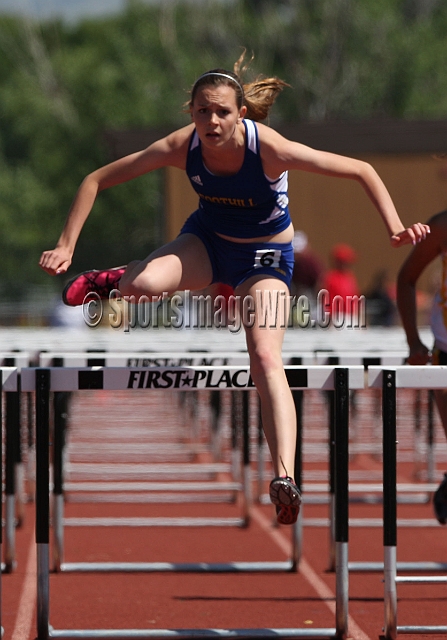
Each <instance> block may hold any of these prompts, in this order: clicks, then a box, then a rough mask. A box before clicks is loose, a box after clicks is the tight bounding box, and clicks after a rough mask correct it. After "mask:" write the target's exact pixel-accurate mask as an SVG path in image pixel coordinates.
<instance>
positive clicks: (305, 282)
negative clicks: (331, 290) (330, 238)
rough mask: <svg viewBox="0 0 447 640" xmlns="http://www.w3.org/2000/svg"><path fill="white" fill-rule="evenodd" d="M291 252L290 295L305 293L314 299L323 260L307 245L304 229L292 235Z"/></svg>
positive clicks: (319, 280)
mask: <svg viewBox="0 0 447 640" xmlns="http://www.w3.org/2000/svg"><path fill="white" fill-rule="evenodd" d="M292 244H293V252H294V256H295V265H294V267H293V276H292V283H291V293H292V295H296V296H301V295H306V296H307V297H308V298H311V299H313V300H314V299H316V296H317V293H318V289H319V287H320V285H321V280H322V278H323V274H324V265H323V262H322V261H321V260H320V259H319V257H318V256H317V255H316V253H315V252H314V251H313V250H312V249H311V247H310V246H309V241H308V238H307V235H306V234H305V233H304V231H296V232H295V235H294V237H293V241H292Z"/></svg>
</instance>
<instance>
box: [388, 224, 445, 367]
mask: <svg viewBox="0 0 447 640" xmlns="http://www.w3.org/2000/svg"><path fill="white" fill-rule="evenodd" d="M439 216H443V218H444V219H442V218H440V217H439ZM429 224H430V228H431V234H430V235H429V236H428V237H427V239H426V240H425V242H423V243H422V244H418V245H417V246H415V247H414V249H413V250H412V252H411V253H410V254H409V256H408V257H407V259H406V260H405V262H404V263H403V265H402V267H401V268H400V271H399V274H398V277H397V308H398V310H399V314H400V317H401V320H402V326H403V328H404V331H405V335H406V337H407V342H408V347H409V356H408V363H409V364H420V365H422V364H427V362H429V361H430V358H431V353H430V350H429V349H428V348H427V347H426V346H425V345H424V343H423V342H422V341H421V339H420V336H419V331H418V326H417V304H416V283H417V281H418V279H419V277H420V275H421V274H422V272H423V271H424V269H425V268H426V267H427V266H428V265H429V264H430V263H431V262H432V261H433V260H434V259H435V258H436V257H437V256H438V255H440V253H441V252H442V250H443V246H444V245H445V243H446V241H447V217H446V215H445V214H444V215H443V214H438V215H437V216H433V217H432V218H431V219H430V220H429Z"/></svg>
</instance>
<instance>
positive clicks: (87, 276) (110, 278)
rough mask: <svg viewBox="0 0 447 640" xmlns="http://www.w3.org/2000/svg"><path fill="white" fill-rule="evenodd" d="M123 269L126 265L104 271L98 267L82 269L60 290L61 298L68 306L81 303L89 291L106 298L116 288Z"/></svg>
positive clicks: (76, 305) (75, 305) (103, 298)
mask: <svg viewBox="0 0 447 640" xmlns="http://www.w3.org/2000/svg"><path fill="white" fill-rule="evenodd" d="M125 270H126V267H115V268H113V269H106V270H105V271H99V270H98V269H93V270H92V271H84V272H83V273H81V274H79V275H77V276H75V277H74V278H73V279H72V280H70V282H69V283H68V284H67V285H66V287H65V289H64V290H63V292H62V300H63V301H64V303H65V304H66V305H68V306H69V307H78V306H80V305H82V304H83V303H84V300H85V297H86V296H87V295H88V294H89V293H96V294H97V295H98V296H99V298H101V299H102V300H107V299H108V298H109V295H110V292H111V291H113V289H118V285H119V281H120V280H121V276H122V275H123V273H124V272H125Z"/></svg>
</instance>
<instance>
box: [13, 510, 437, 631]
mask: <svg viewBox="0 0 447 640" xmlns="http://www.w3.org/2000/svg"><path fill="white" fill-rule="evenodd" d="M89 506H90V507H91V506H92V505H89ZM209 507H210V505H207V507H203V506H202V507H200V508H197V507H196V508H195V509H192V510H191V508H190V507H188V512H189V513H190V514H191V513H193V514H194V513H195V514H198V513H201V514H202V515H203V512H204V510H205V509H206V511H207V513H210V512H213V511H214V510H217V509H216V507H215V506H213V505H211V508H209ZM93 510H94V511H95V513H96V515H98V513H99V512H101V513H103V514H106V513H107V514H111V513H112V511H113V515H115V516H117V515H123V514H125V513H126V512H127V513H129V511H130V509H129V508H128V507H126V506H125V507H123V506H122V505H121V506H120V507H119V508H116V509H113V510H112V509H111V507H110V505H108V507H107V509H104V508H101V509H98V507H97V506H94V507H93V509H92V511H93ZM218 510H219V512H220V514H222V513H225V512H226V513H227V514H230V513H231V512H233V515H235V514H236V508H235V507H231V506H225V507H222V506H219V508H218ZM78 511H79V505H67V513H66V515H67V516H69V515H70V516H71V515H76V513H77V512H78ZM82 511H83V513H84V515H85V514H86V513H87V512H88V510H87V511H86V510H85V505H83V508H82ZM136 511H138V509H137V510H135V506H133V507H132V513H133V514H135V513H136ZM141 511H143V510H141ZM144 511H145V512H146V514H150V515H154V514H155V513H156V514H157V515H163V513H164V514H166V513H167V512H169V510H168V509H166V508H165V507H163V508H160V507H154V506H151V507H150V508H148V507H145V508H144ZM176 511H177V513H179V512H181V511H185V512H186V508H185V507H180V509H179V510H177V508H176ZM350 511H351V516H353V517H361V516H366V517H378V516H380V508H378V507H369V506H358V507H351V510H350ZM32 512H33V508H32V507H31V506H29V507H28V509H27V518H26V522H25V525H24V527H23V528H22V529H20V530H18V531H17V559H18V566H17V569H16V571H15V572H14V573H12V574H10V575H4V576H3V582H2V587H3V626H4V628H5V634H4V638H5V640H9V638H12V639H13V640H31V639H32V638H34V637H35V635H36V621H35V591H36V584H35V558H34V545H33V544H32V540H33V530H32V529H33V513H32ZM326 515H327V507H321V506H320V507H318V506H312V505H308V506H306V507H305V516H306V517H320V516H321V517H325V516H326ZM410 515H411V516H412V517H428V518H430V517H431V505H422V506H417V507H415V506H411V507H408V506H407V507H405V508H400V509H399V516H400V517H408V516H410ZM271 523H272V510H271V508H270V507H255V508H254V510H253V517H252V523H251V526H250V527H249V528H248V529H236V528H224V529H221V528H213V529H188V530H186V529H178V528H175V529H174V528H171V529H165V528H161V529H159V528H156V529H155V528H153V529H131V528H125V529H124V528H107V529H101V528H90V527H89V528H72V527H67V528H66V534H65V539H66V560H67V561H70V562H74V561H86V562H88V561H127V562H132V561H134V562H138V561H148V562H150V561H168V562H198V561H205V562H224V561H231V560H245V561H250V560H253V561H255V560H259V561H262V560H284V559H287V557H288V553H289V549H290V535H289V531H288V530H287V529H286V528H285V527H281V528H277V527H273V526H272V524H271ZM446 534H447V532H446V530H445V529H444V528H442V527H436V528H427V529H399V532H398V560H409V561H417V560H424V561H428V560H435V561H436V560H437V561H440V560H445V549H446V545H445V541H446ZM381 537H382V532H381V529H380V528H377V529H368V528H361V529H351V532H350V543H349V557H350V560H352V561H356V560H365V559H367V560H371V561H373V560H377V561H380V560H382V557H383V556H382V546H381V544H382V542H381ZM303 545H304V550H303V551H304V554H303V556H304V557H303V560H302V563H301V567H300V571H299V573H298V574H291V573H277V574H260V575H259V574H255V575H251V574H239V575H234V574H218V575H216V574H211V575H210V574H208V575H203V574H159V573H156V574H154V573H153V574H130V573H128V574H118V573H111V574H106V575H105V574H86V573H82V574H81V573H79V574H68V573H63V574H55V575H52V576H51V580H50V622H51V624H52V625H53V627H54V628H56V629H70V628H73V629H89V628H92V629H94V628H103V629H105V628H117V629H119V628H147V629H151V628H262V627H293V628H301V627H305V628H306V627H307V628H310V627H312V626H314V627H333V626H334V615H333V609H334V589H335V576H334V574H332V573H328V572H327V570H326V569H327V563H328V548H329V547H328V531H327V529H325V528H307V527H305V529H304V542H303ZM398 596H399V603H398V615H399V619H398V624H405V625H407V624H415V625H421V624H430V625H433V624H445V623H446V617H447V614H446V607H445V602H446V598H447V586H445V585H443V586H433V585H418V586H408V585H399V586H398ZM349 613H350V618H351V620H350V623H351V624H350V635H351V637H354V638H358V640H367V638H378V637H379V636H380V634H381V633H382V626H383V617H384V609H383V584H382V576H381V574H379V573H371V574H357V573H355V574H353V573H351V574H350V603H349ZM419 637H423V636H421V635H419ZM427 637H430V638H437V637H438V638H441V637H442V636H436V635H430V636H427Z"/></svg>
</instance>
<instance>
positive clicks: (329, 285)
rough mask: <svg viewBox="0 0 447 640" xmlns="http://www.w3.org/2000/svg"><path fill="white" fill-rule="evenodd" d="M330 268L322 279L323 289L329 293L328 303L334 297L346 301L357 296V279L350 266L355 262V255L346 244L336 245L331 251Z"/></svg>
mask: <svg viewBox="0 0 447 640" xmlns="http://www.w3.org/2000/svg"><path fill="white" fill-rule="evenodd" d="M331 261H332V266H331V268H330V269H329V271H328V272H327V273H326V276H325V277H324V279H323V288H324V289H326V290H327V291H328V293H329V303H330V305H332V301H333V299H334V297H335V296H341V297H342V298H343V300H344V302H345V303H346V299H347V298H350V297H351V296H358V295H359V287H358V283H357V278H356V276H355V274H354V272H353V270H352V265H353V264H355V262H357V254H356V252H355V251H354V249H353V248H352V247H350V246H349V245H348V244H336V245H335V246H334V247H333V248H332V251H331Z"/></svg>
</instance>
